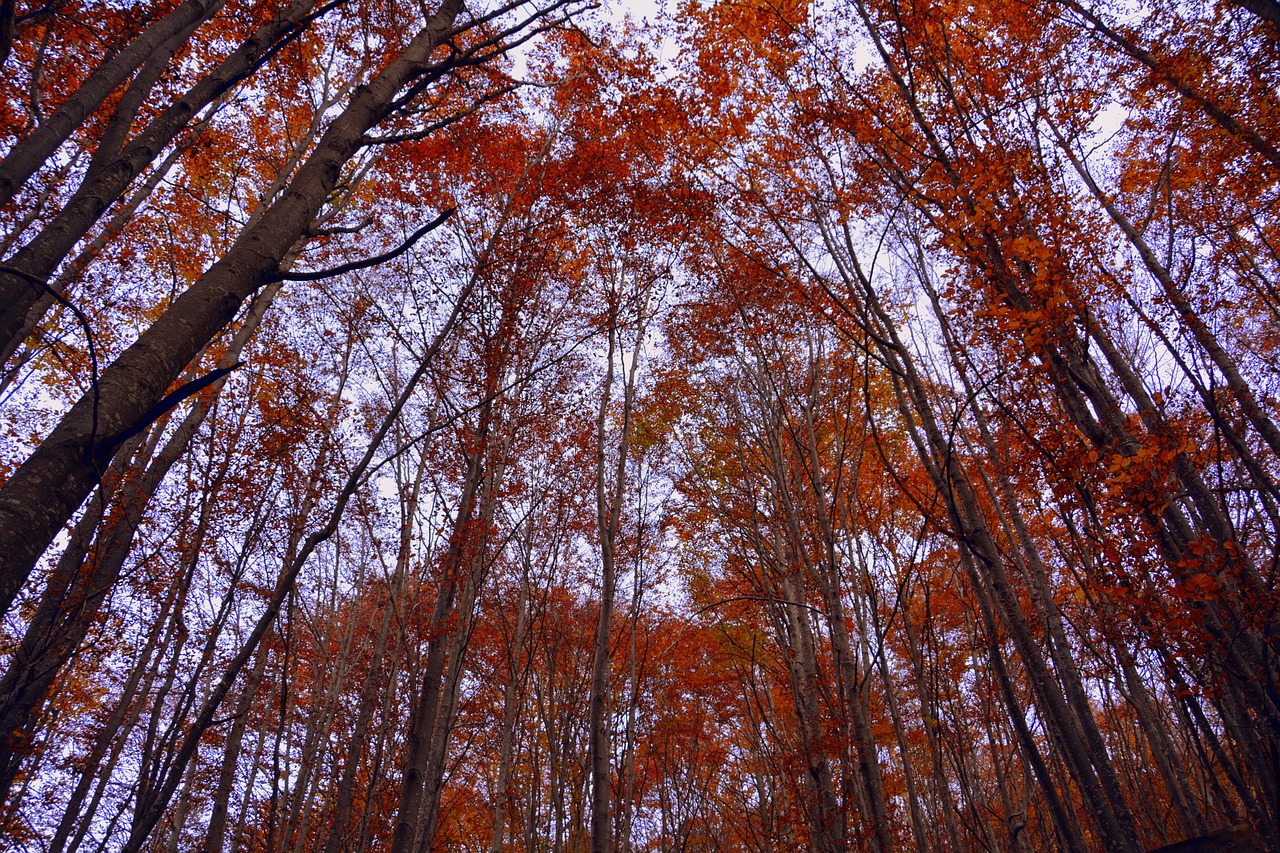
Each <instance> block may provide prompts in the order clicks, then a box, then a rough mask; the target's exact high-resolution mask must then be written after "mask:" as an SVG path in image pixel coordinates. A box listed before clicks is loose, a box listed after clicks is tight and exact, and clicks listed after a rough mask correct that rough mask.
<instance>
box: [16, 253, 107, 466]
mask: <svg viewBox="0 0 1280 853" xmlns="http://www.w3.org/2000/svg"><path fill="white" fill-rule="evenodd" d="M0 272H5V273H8V274H9V275H12V276H16V277H18V278H20V279H22V280H23V281H26V282H27V283H29V284H31V285H34V286H35V287H36V288H38V289H40V290H43V291H44V292H45V293H47V294H49V296H50V297H52V298H53V299H54V301H56V302H57V303H58V304H59V305H61V306H62V307H63V308H66V309H67V310H68V311H70V312H71V313H72V315H74V316H75V318H76V320H77V321H78V322H79V323H80V326H81V327H82V328H83V329H84V338H85V341H86V342H87V343H88V345H89V387H90V389H91V390H92V391H93V415H92V418H91V420H90V426H89V443H88V444H87V445H86V446H85V458H86V459H88V455H89V450H88V448H90V447H92V446H93V439H94V437H95V436H96V435H97V432H98V349H97V347H96V346H94V343H93V327H92V326H90V325H89V318H88V317H86V316H85V315H84V312H82V311H81V310H80V309H79V308H77V307H76V306H74V305H72V304H71V301H70V300H69V299H67V297H66V296H64V295H63V294H61V293H59V292H58V291H57V290H55V289H54V287H53V285H51V284H49V282H47V281H45V280H44V279H43V278H40V276H38V275H32V274H31V273H29V272H27V271H25V270H20V269H18V268H17V267H11V266H9V265H8V264H0ZM15 348H16V347H15ZM15 369H16V368H15Z"/></svg>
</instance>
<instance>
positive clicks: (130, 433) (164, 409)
mask: <svg viewBox="0 0 1280 853" xmlns="http://www.w3.org/2000/svg"><path fill="white" fill-rule="evenodd" d="M243 366H244V362H243V361H237V362H236V363H235V364H233V365H231V366H230V367H219V368H218V369H217V370H211V371H209V372H208V373H206V374H205V375H204V376H201V377H200V378H199V379H192V380H191V381H190V382H188V383H186V384H185V385H182V386H181V387H179V388H178V389H177V390H176V391H172V392H171V393H169V394H166V395H165V396H164V397H163V398H162V399H161V400H160V402H159V403H156V404H155V405H154V406H152V407H151V408H150V409H148V410H147V411H146V413H145V414H143V416H142V417H141V418H139V419H138V422H137V423H135V424H134V425H133V426H131V427H129V428H128V429H126V430H124V431H123V432H119V433H116V434H115V435H113V436H112V437H111V438H108V439H105V440H104V441H103V442H102V444H100V445H98V447H97V449H96V450H95V453H94V455H96V456H104V455H106V454H107V453H110V452H113V451H114V450H115V449H116V448H117V447H119V446H120V445H121V444H124V443H125V442H126V441H128V440H129V439H131V438H133V437H134V436H135V435H137V434H138V433H140V432H142V431H143V430H144V429H146V428H147V427H149V426H151V425H152V424H153V423H155V422H156V421H158V420H160V419H161V418H162V417H164V416H165V415H166V414H168V413H169V410H170V409H172V408H173V407H174V406H176V405H178V404H179V403H181V402H182V401H183V400H185V399H187V398H188V397H191V396H194V395H196V394H199V393H200V392H201V391H203V390H204V389H206V388H208V387H209V386H210V385H212V384H213V383H215V382H217V381H218V380H219V379H221V378H222V377H224V376H226V375H227V374H228V373H230V372H231V371H233V370H236V369H238V368H241V367H243ZM89 446H90V447H92V446H93V445H92V444H90V445H89Z"/></svg>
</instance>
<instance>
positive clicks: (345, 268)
mask: <svg viewBox="0 0 1280 853" xmlns="http://www.w3.org/2000/svg"><path fill="white" fill-rule="evenodd" d="M455 210H457V208H456V207H451V208H449V209H448V210H446V211H445V212H444V213H442V214H440V215H439V216H437V217H436V218H435V219H433V220H431V221H430V222H428V223H427V224H426V225H424V226H422V227H421V228H419V229H418V230H417V231H415V232H413V233H412V234H411V235H409V239H408V240H405V241H404V242H403V243H401V244H400V245H399V246H397V247H395V248H394V249H392V250H391V251H389V252H383V253H382V254H381V255H374V256H373V257H372V258H366V259H365V260H363V261H352V262H351V263H349V264H339V265H338V266H336V267H333V268H331V269H327V270H317V271H316V272H283V271H280V272H277V273H276V276H275V279H274V280H275V281H320V280H322V279H326V278H333V277H334V276H338V275H343V274H344V273H349V272H355V271H356V270H363V269H368V268H369V267H376V266H377V265H378V264H384V263H386V262H387V261H390V260H394V259H395V258H398V257H400V256H401V255H403V254H404V253H405V252H407V251H409V249H411V248H413V244H414V243H416V242H418V241H419V240H421V239H422V238H423V237H425V236H426V235H427V234H429V233H431V232H432V231H434V230H436V229H437V228H439V227H440V226H441V225H443V224H444V223H445V222H447V221H448V219H449V217H450V216H453V213H454V211H455Z"/></svg>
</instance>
